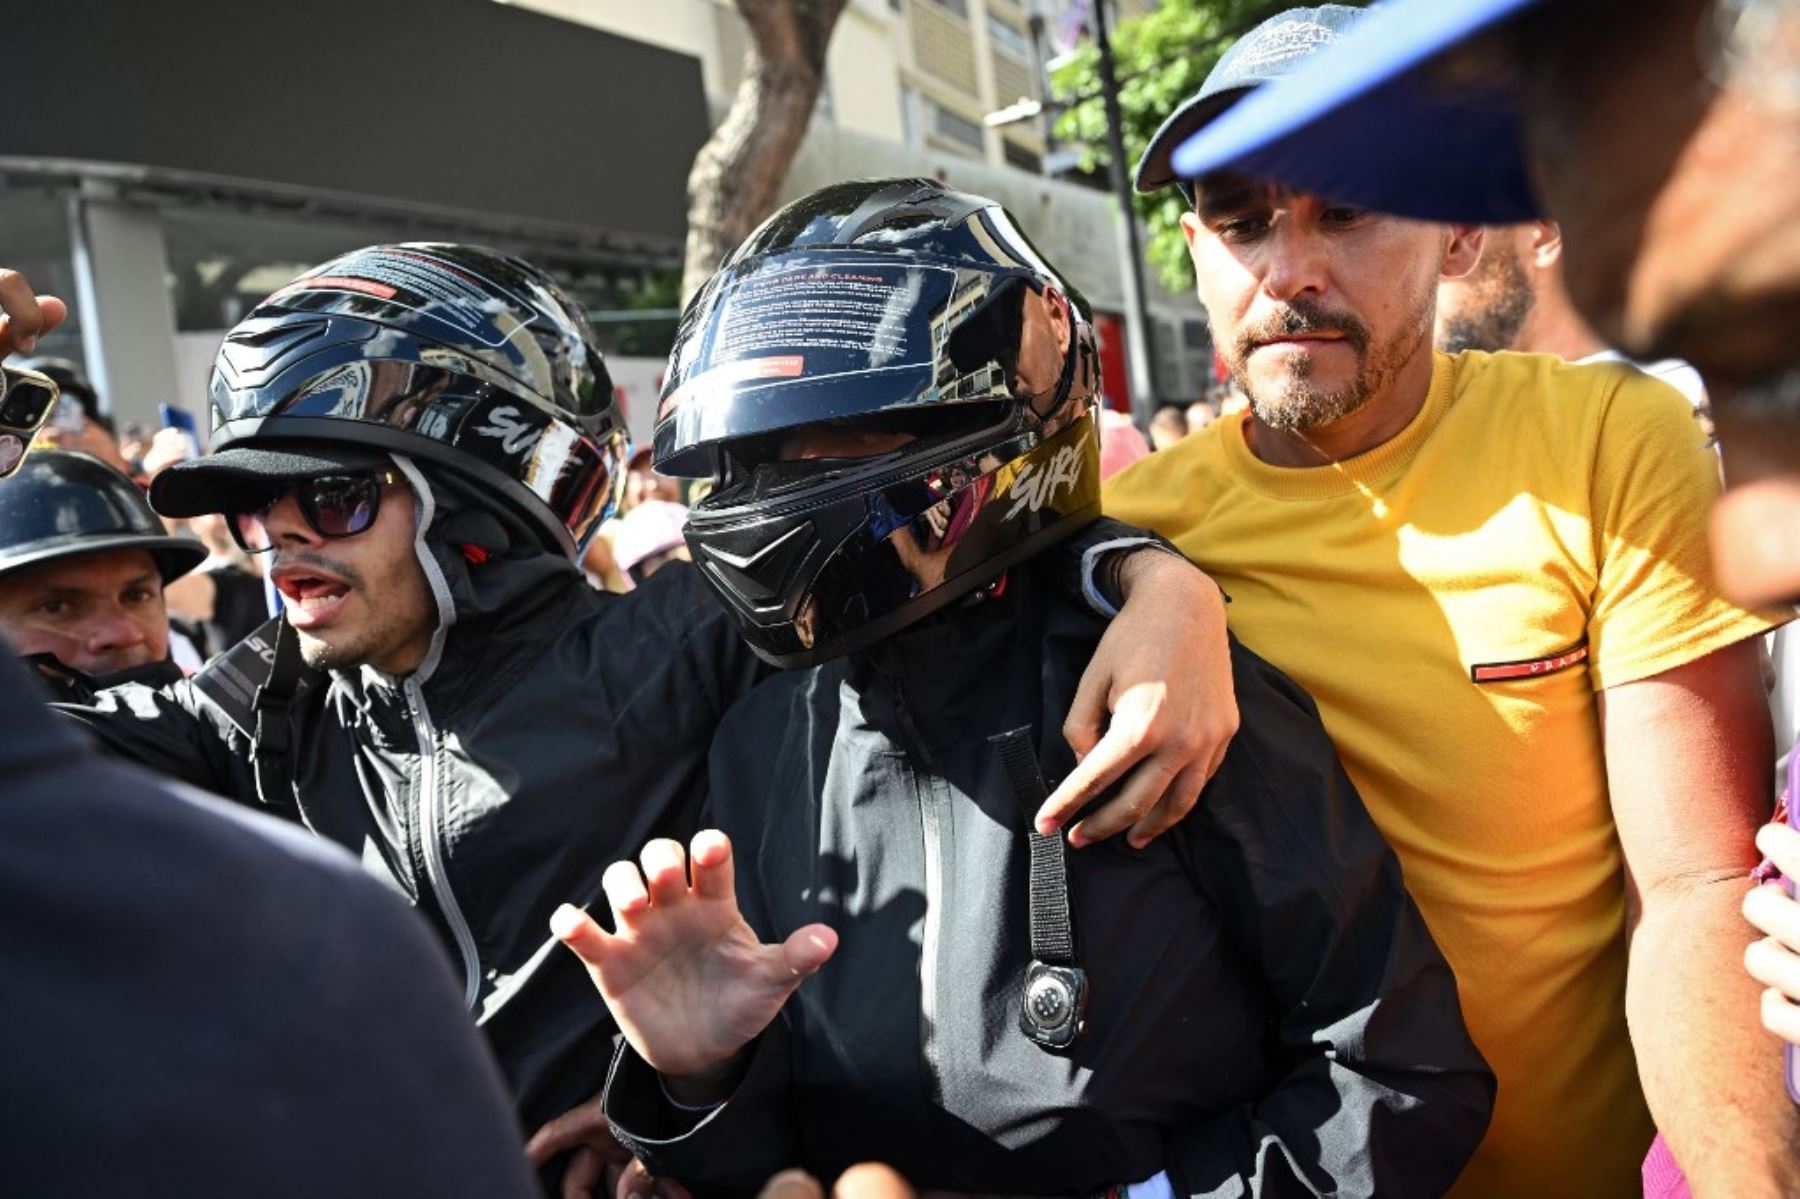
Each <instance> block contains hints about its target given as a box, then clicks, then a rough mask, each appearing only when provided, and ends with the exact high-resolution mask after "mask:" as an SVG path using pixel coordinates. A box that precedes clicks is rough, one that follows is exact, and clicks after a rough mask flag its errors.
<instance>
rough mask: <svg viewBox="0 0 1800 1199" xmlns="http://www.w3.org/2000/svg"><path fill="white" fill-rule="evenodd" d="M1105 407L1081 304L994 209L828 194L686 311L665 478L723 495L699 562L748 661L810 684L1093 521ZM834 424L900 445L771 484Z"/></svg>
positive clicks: (766, 234) (777, 227)
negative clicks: (748, 651)
mask: <svg viewBox="0 0 1800 1199" xmlns="http://www.w3.org/2000/svg"><path fill="white" fill-rule="evenodd" d="M1051 289H1054V292H1055V293H1056V294H1052V291H1051ZM1098 392H1099V358H1098V353H1097V350H1096V346H1095V342H1094V335H1093V330H1092V327H1091V325H1090V324H1089V321H1088V319H1087V311H1086V304H1085V301H1083V300H1082V299H1081V297H1080V296H1079V295H1078V294H1077V293H1076V292H1075V291H1074V289H1073V288H1071V287H1070V286H1069V285H1068V284H1067V283H1065V282H1064V281H1063V280H1062V278H1061V277H1060V276H1058V275H1057V274H1056V273H1055V272H1054V271H1053V270H1052V269H1051V267H1050V266H1049V265H1048V264H1047V263H1045V262H1044V260H1043V259H1042V258H1041V257H1039V256H1038V254H1037V252H1036V250H1035V249H1034V248H1033V247H1032V245H1031V243H1030V242H1029V241H1028V240H1027V239H1026V238H1025V236H1024V234H1022V233H1021V232H1020V231H1019V229H1018V227H1017V226H1016V225H1015V224H1014V222H1013V220H1012V218H1011V217H1010V216H1009V215H1008V214H1007V213H1006V211H1005V210H1004V209H1002V208H1001V207H1000V206H999V205H998V204H995V203H994V202H993V201H992V200H987V199H983V198H982V197H980V196H972V195H967V194H964V193H962V192H958V191H954V190H952V189H950V188H948V187H946V186H944V185H943V184H941V183H936V182H933V181H931V180H926V179H900V180H881V181H874V182H860V183H845V184H838V185H836V186H833V187H828V188H825V189H824V190H822V191H819V192H815V193H813V194H812V195H810V196H807V197H805V198H803V199H800V200H797V201H795V202H794V203H792V204H790V205H788V206H787V207H786V208H784V209H782V210H781V211H780V212H778V213H776V214H775V215H774V216H772V217H770V218H769V220H768V221H767V222H765V223H764V224H763V225H762V227H761V228H759V229H757V231H756V232H754V233H752V234H751V235H750V237H749V239H748V240H746V241H745V242H744V244H743V245H742V246H739V247H738V249H737V250H736V251H735V252H734V253H733V254H732V255H731V256H730V257H729V258H728V259H726V261H725V264H724V266H723V267H722V268H721V269H720V271H719V273H718V274H717V275H715V276H714V277H713V279H712V280H711V281H710V282H709V283H708V284H707V285H706V287H705V288H703V289H702V290H701V292H700V293H699V294H698V295H697V296H696V297H695V298H694V300H693V302H692V303H691V304H690V305H689V307H688V310H687V312H686V314H685V315H684V316H683V318H682V323H681V328H680V331H679V332H678V333H677V335H676V341H675V348H674V352H673V354H672V356H671V358H670V364H669V371H668V375H667V382H666V384H665V390H664V397H663V402H662V406H661V411H660V420H659V422H658V424H657V428H656V466H657V469H658V470H660V471H662V472H664V473H665V474H675V475H682V474H687V475H710V476H711V477H712V478H713V479H714V480H715V484H716V485H715V487H714V489H713V491H712V492H711V494H709V495H708V496H707V497H706V498H705V499H703V500H701V501H700V502H699V503H698V504H697V505H695V506H694V508H693V509H692V512H691V515H690V517H689V522H688V531H687V537H688V544H689V545H690V547H691V548H692V550H693V556H694V560H695V562H696V563H698V564H699V566H700V568H701V571H702V572H703V574H704V575H705V577H706V579H707V581H708V582H709V583H710V584H712V586H713V587H714V589H715V590H717V591H718V592H719V594H720V595H721V596H722V597H723V598H724V600H725V603H726V605H727V607H728V608H729V610H730V611H731V614H732V615H733V617H734V618H735V619H736V621H737V623H738V625H739V627H740V629H741V631H742V632H743V634H744V636H745V638H746V639H747V640H748V641H749V642H750V644H751V646H752V648H754V649H755V650H756V652H757V653H758V654H759V655H761V656H762V657H763V658H764V659H765V660H767V661H770V662H773V663H775V664H776V665H780V666H800V665H810V664H812V663H815V662H819V661H823V660H825V659H827V658H831V657H834V656H836V655H838V654H842V653H846V652H849V651H851V650H853V649H857V648H860V647H862V646H864V645H867V644H869V643H871V642H873V641H875V640H877V639H879V638H881V637H884V636H886V635H888V634H889V633H891V632H893V631H895V630H897V629H900V628H902V627H904V626H906V625H907V624H910V623H912V622H913V621H916V620H918V619H920V618H921V617H923V616H925V615H926V614H928V613H930V612H932V611H934V610H935V609H937V608H940V607H942V606H943V605H944V604H946V603H948V602H950V601H951V600H953V599H956V598H957V597H959V596H962V595H966V594H967V593H969V592H970V591H972V590H974V589H976V588H978V587H981V586H983V585H985V584H987V583H990V582H992V581H993V580H994V579H995V578H997V577H998V576H999V575H1000V574H1001V572H1002V571H1004V570H1005V569H1006V567H1007V566H1008V565H1010V564H1012V563H1014V562H1017V561H1020V560H1022V559H1024V558H1026V557H1029V556H1030V555H1032V554H1034V553H1036V552H1038V551H1039V550H1041V549H1042V548H1043V547H1044V546H1046V545H1048V544H1049V543H1050V542H1052V541H1054V540H1056V539H1058V538H1061V537H1064V536H1066V535H1068V534H1069V533H1072V532H1074V531H1075V530H1076V529H1078V528H1080V527H1081V525H1083V524H1085V523H1086V522H1087V521H1089V520H1091V519H1092V518H1093V517H1094V516H1095V515H1097V514H1098V512H1099V503H1100V443H1099V439H1098V435H1097V432H1096V427H1095V422H1094V419H1093V413H1092V407H1093V404H1094V401H1095V400H1096V398H1097V396H1098ZM823 422H843V423H844V424H846V425H851V426H854V427H856V428H859V429H868V428H876V429H886V430H893V431H897V432H904V433H908V434H910V435H912V438H913V440H911V441H909V442H907V443H906V444H904V445H902V446H901V447H900V448H898V449H896V450H893V451H891V452H887V453H881V454H877V455H875V456H873V457H869V458H858V459H836V460H820V459H814V460H801V461H787V462H784V461H780V460H779V458H780V454H779V449H780V443H781V441H782V440H783V437H784V435H786V434H788V433H790V432H791V431H792V430H795V429H797V428H799V427H801V426H807V425H817V424H820V423H823Z"/></svg>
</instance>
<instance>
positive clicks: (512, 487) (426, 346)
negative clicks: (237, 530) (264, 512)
mask: <svg viewBox="0 0 1800 1199" xmlns="http://www.w3.org/2000/svg"><path fill="white" fill-rule="evenodd" d="M210 407H211V418H212V430H213V433H212V444H213V447H214V452H213V454H212V455H211V456H210V457H207V458H201V459H199V460H197V461H193V462H185V463H181V464H179V465H177V466H173V467H170V468H169V469H168V470H166V471H164V472H163V473H162V474H160V475H158V476H157V478H156V481H155V482H154V483H153V484H152V485H151V490H150V498H151V501H152V502H153V503H154V504H155V505H156V508H157V510H158V511H160V512H162V513H164V514H166V515H171V516H191V515H195V514H198V513H201V512H217V511H221V510H223V509H224V508H226V507H228V506H233V505H234V504H236V503H238V502H240V501H241V500H243V499H244V498H245V491H244V488H245V487H246V478H248V477H250V476H253V475H255V474H256V473H258V472H257V471H256V470H250V471H249V473H248V475H247V473H246V470H245V469H243V468H244V467H246V466H249V465H251V464H250V463H249V461H248V458H247V456H246V455H244V454H242V453H239V454H237V455H236V457H237V459H241V460H242V461H238V462H234V453H233V451H234V450H237V451H241V450H244V449H256V450H262V451H281V450H283V449H285V448H286V447H287V446H289V445H299V444H305V445H309V446H313V447H317V446H319V445H320V444H322V443H330V442H338V443H350V444H352V445H355V446H358V447H361V448H363V449H365V450H367V451H373V452H376V453H394V454H405V455H410V456H413V457H416V458H418V459H420V460H421V461H422V462H423V463H425V464H426V465H427V466H431V465H435V466H438V467H441V468H443V469H445V470H447V471H450V472H452V473H453V474H454V475H456V476H459V477H460V478H461V479H462V480H463V481H466V482H467V483H470V484H472V485H473V486H472V487H470V488H468V489H467V490H468V491H469V492H470V493H472V494H475V495H479V496H481V497H483V499H484V501H485V502H491V503H494V504H497V505H502V506H504V507H505V508H506V509H508V510H509V511H510V512H511V513H513V514H515V515H518V516H522V517H524V518H525V519H526V521H527V522H528V523H529V525H530V526H531V527H532V529H533V530H534V531H535V532H536V533H537V535H538V536H539V538H540V539H541V541H542V543H543V545H544V546H545V547H546V548H549V549H552V550H554V551H559V552H561V553H564V554H567V555H570V556H574V555H575V553H576V549H577V546H578V545H580V544H581V543H583V542H585V540H586V538H587V536H588V534H589V533H591V532H592V531H593V529H594V528H596V527H597V526H598V525H599V523H600V521H601V520H602V519H603V518H604V516H605V515H606V513H607V512H609V511H610V510H611V508H612V506H613V504H614V502H615V501H616V499H617V496H618V492H619V488H620V486H621V484H622V481H623V478H624V473H625V471H624V466H625V453H626V448H627V447H626V441H625V419H624V416H623V414H622V413H621V412H620V410H619V406H618V402H617V400H616V398H615V396H614V393H613V385H612V379H611V377H610V376H609V375H608V374H607V372H606V364H605V362H604V361H603V360H602V359H601V356H600V349H599V346H598V344H597V343H596V341H595V339H594V333H593V330H592V329H591V328H590V327H589V325H588V323H587V319H586V317H584V316H583V315H582V314H581V310H580V309H579V308H577V307H576V305H575V304H574V302H573V301H571V300H570V299H569V298H568V297H567V296H565V295H563V293H562V292H561V290H559V289H558V288H557V286H556V284H555V283H554V282H553V281H552V280H551V279H550V277H549V276H548V275H546V274H544V272H542V271H540V270H538V269H537V268H536V267H534V266H532V265H531V264H530V263H527V262H525V261H523V260H521V259H518V258H514V257H511V256H508V255H505V254H500V253H498V252H496V251H493V250H487V249H482V248H480V247H477V246H453V245H437V244H411V245H396V246H371V247H368V248H366V249H362V250H357V251H354V252H352V253H350V254H346V255H344V256H343V257H341V258H337V259H334V260H332V261H331V262H328V263H325V264H324V265H323V266H320V267H316V268H314V269H313V270H311V271H308V272H307V273H306V274H304V275H302V276H300V278H298V279H296V280H294V281H293V282H292V283H290V284H288V285H287V286H286V287H283V288H282V289H281V290H279V291H277V292H276V293H275V294H274V295H272V296H270V297H269V298H268V299H266V300H264V301H263V302H262V303H261V304H258V305H257V306H256V308H255V309H254V310H253V311H252V312H251V313H250V315H249V316H248V317H246V318H245V319H244V320H243V321H241V322H240V323H239V324H238V325H237V327H236V328H234V329H233V330H232V331H231V332H230V333H229V334H227V335H226V338H225V344H224V345H223V346H221V347H220V349H219V355H218V358H217V360H216V361H215V363H214V366H213V376H212V396H211V405H210ZM270 460H271V461H272V459H270ZM271 481H272V482H273V481H276V480H275V479H274V477H273V476H271ZM265 490H266V488H265ZM258 498H260V497H258Z"/></svg>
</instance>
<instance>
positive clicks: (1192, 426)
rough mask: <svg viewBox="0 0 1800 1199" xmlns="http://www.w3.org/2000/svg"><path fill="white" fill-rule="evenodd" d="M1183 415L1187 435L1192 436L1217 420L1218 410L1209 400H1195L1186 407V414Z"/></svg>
mask: <svg viewBox="0 0 1800 1199" xmlns="http://www.w3.org/2000/svg"><path fill="white" fill-rule="evenodd" d="M1184 415H1185V416H1186V418H1187V431H1188V434H1189V436H1192V435H1193V434H1195V433H1198V432H1200V431H1201V430H1203V429H1207V428H1210V427H1211V426H1212V423H1213V422H1214V421H1216V420H1218V419H1219V409H1218V406H1217V405H1216V404H1214V403H1213V401H1211V400H1195V401H1194V402H1193V403H1191V404H1189V405H1188V406H1187V412H1186V413H1184Z"/></svg>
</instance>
